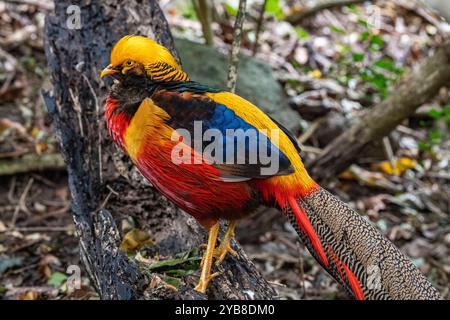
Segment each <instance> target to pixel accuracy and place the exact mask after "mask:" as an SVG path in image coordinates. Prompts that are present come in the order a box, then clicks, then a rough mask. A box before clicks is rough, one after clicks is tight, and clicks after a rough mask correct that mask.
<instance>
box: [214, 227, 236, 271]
mask: <svg viewBox="0 0 450 320" xmlns="http://www.w3.org/2000/svg"><path fill="white" fill-rule="evenodd" d="M236 225H237V220H231V221H230V223H229V224H228V228H227V231H226V232H225V235H224V237H223V239H222V241H221V242H220V245H219V246H218V247H217V248H216V249H215V250H214V257H215V258H216V265H217V266H218V265H220V264H221V263H222V261H223V260H224V259H225V256H226V255H227V253H230V254H231V255H232V256H233V257H235V256H236V255H237V252H236V251H234V250H233V248H231V245H230V241H231V239H232V238H233V237H234V229H235V228H236Z"/></svg>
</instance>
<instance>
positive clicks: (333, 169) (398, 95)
mask: <svg viewBox="0 0 450 320" xmlns="http://www.w3.org/2000/svg"><path fill="white" fill-rule="evenodd" d="M449 84H450V39H447V40H446V41H445V42H444V43H443V44H442V45H441V47H440V48H438V49H437V51H436V53H435V54H434V55H433V56H431V57H429V58H427V59H425V61H423V63H422V64H421V66H420V67H419V68H418V69H417V70H415V71H411V72H409V74H407V75H406V76H405V77H403V78H402V79H401V80H400V84H399V85H398V86H397V87H396V88H395V89H394V90H392V93H391V95H390V97H389V98H388V99H386V100H385V101H383V102H382V103H380V104H379V105H377V106H375V107H374V108H372V109H371V110H370V111H368V112H367V113H366V114H365V115H364V116H362V117H361V119H359V121H357V123H355V124H354V125H353V126H351V127H350V128H349V129H348V130H346V131H345V132H344V133H342V134H341V135H340V136H339V137H337V138H336V139H334V140H333V141H332V142H331V143H330V144H329V145H327V147H326V148H325V150H324V151H323V152H322V154H321V155H320V156H319V157H318V158H316V159H315V160H313V161H312V162H311V163H308V164H307V167H308V169H309V170H310V173H311V175H312V176H313V177H314V178H315V179H317V180H319V181H320V180H326V179H329V178H332V177H336V176H337V175H338V174H339V173H341V172H342V171H343V170H344V169H346V168H347V167H348V166H349V165H350V164H351V163H352V162H353V160H354V159H355V158H356V157H357V156H358V154H360V153H361V151H362V150H363V149H364V148H365V147H366V146H367V145H368V144H369V143H370V142H372V141H376V140H379V139H381V138H383V137H384V136H386V135H388V134H389V133H390V132H391V131H392V130H394V129H395V127H396V126H397V125H399V124H400V123H401V122H402V121H403V120H405V119H407V118H408V117H410V116H412V115H413V114H414V112H415V111H416V110H417V108H419V107H420V106H421V105H423V104H424V103H426V102H427V101H429V100H430V99H431V98H433V97H434V96H435V95H436V94H437V93H438V92H439V90H440V88H442V87H443V86H445V85H449Z"/></svg>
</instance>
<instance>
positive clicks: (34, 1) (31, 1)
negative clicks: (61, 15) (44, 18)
mask: <svg viewBox="0 0 450 320" xmlns="http://www.w3.org/2000/svg"><path fill="white" fill-rule="evenodd" d="M6 2H10V3H17V4H28V5H33V6H37V7H40V8H41V9H44V10H48V11H50V10H53V7H54V6H53V1H44V0H6Z"/></svg>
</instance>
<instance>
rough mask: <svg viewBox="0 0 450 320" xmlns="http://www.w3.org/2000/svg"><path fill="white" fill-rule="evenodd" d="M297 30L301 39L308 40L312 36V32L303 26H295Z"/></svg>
mask: <svg viewBox="0 0 450 320" xmlns="http://www.w3.org/2000/svg"><path fill="white" fill-rule="evenodd" d="M295 32H296V33H297V35H298V37H299V39H301V40H307V39H309V37H310V34H309V33H308V31H306V30H305V29H303V28H302V27H295Z"/></svg>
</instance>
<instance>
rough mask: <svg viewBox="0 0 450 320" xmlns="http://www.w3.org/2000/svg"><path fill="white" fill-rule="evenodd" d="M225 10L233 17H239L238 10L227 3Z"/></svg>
mask: <svg viewBox="0 0 450 320" xmlns="http://www.w3.org/2000/svg"><path fill="white" fill-rule="evenodd" d="M225 10H226V11H227V12H228V13H229V14H231V15H232V16H237V13H238V8H235V7H233V6H232V5H230V4H228V3H225Z"/></svg>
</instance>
